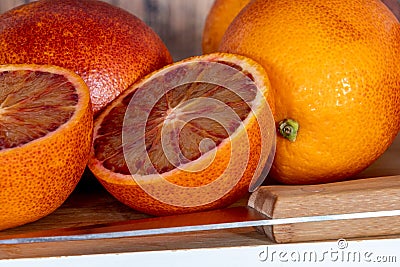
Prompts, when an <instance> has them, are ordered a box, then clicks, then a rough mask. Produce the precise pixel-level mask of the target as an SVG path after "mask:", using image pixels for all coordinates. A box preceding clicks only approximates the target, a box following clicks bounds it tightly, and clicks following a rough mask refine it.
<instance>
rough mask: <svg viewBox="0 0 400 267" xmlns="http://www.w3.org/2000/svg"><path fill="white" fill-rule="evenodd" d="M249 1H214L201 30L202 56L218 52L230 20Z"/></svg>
mask: <svg viewBox="0 0 400 267" xmlns="http://www.w3.org/2000/svg"><path fill="white" fill-rule="evenodd" d="M249 2H250V0H215V1H214V3H213V5H212V6H211V9H210V11H209V13H208V15H207V18H206V22H205V25H204V30H203V40H202V48H203V53H204V54H209V53H213V52H217V51H218V47H219V44H220V42H221V39H222V36H223V35H224V33H225V31H226V29H228V27H229V24H231V22H232V20H233V19H234V18H235V17H236V16H237V14H239V12H240V11H241V10H242V9H243V8H244V7H245V6H246V5H247V4H248V3H249Z"/></svg>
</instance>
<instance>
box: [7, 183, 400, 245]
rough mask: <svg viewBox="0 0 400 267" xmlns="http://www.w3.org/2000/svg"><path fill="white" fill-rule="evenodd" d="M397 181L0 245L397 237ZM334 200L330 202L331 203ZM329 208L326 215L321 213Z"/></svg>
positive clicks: (321, 188) (259, 195)
mask: <svg viewBox="0 0 400 267" xmlns="http://www.w3.org/2000/svg"><path fill="white" fill-rule="evenodd" d="M399 178H400V176H390V177H379V178H368V179H360V180H353V181H346V182H337V183H330V184H324V185H306V186H286V185H285V186H262V187H260V188H259V189H258V190H256V191H255V192H254V193H252V195H251V196H250V198H249V201H248V205H247V206H245V207H233V208H225V209H220V210H211V211H204V212H197V213H189V214H182V215H171V216H163V217H153V218H146V219H139V220H126V221H121V222H113V223H106V224H93V225H87V226H79V227H69V228H61V229H52V230H43V231H36V232H31V233H24V234H18V235H9V236H3V237H0V245H5V244H23V243H43V242H64V241H77V240H80V241H81V240H93V239H109V238H124V237H139V236H148V235H161V234H174V233H184V232H195V231H207V230H221V229H231V228H243V227H257V228H258V230H259V231H261V232H262V233H264V234H265V235H267V236H268V237H269V238H271V239H272V240H274V241H275V242H278V243H284V242H300V241H311V240H325V239H339V238H349V237H365V236H380V235H393V234H400V223H399V221H400V220H399V217H397V216H400V179H399ZM332 200H335V202H331V201H332ZM327 207H329V209H326V208H327Z"/></svg>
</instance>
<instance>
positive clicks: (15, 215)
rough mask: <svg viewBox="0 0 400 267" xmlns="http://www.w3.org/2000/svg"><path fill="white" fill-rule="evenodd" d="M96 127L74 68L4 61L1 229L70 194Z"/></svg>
mask: <svg viewBox="0 0 400 267" xmlns="http://www.w3.org/2000/svg"><path fill="white" fill-rule="evenodd" d="M92 126H93V114H92V107H91V104H90V95H89V89H88V87H87V86H86V84H85V83H84V81H83V80H82V79H81V77H79V76H78V75H77V74H75V73H74V72H72V71H70V70H66V69H62V68H59V67H56V66H49V65H43V66H42V65H27V64H22V65H1V66H0V230H3V229H6V228H10V227H15V226H19V225H22V224H25V223H28V222H32V221H35V220H38V219H40V218H42V217H44V216H46V215H48V214H50V213H51V212H53V211H54V210H55V209H57V208H58V207H59V206H60V205H61V204H62V203H63V202H64V201H65V200H66V199H67V197H68V196H69V194H70V193H71V192H72V191H73V190H74V188H75V186H76V185H77V183H78V181H79V180H80V178H81V176H82V174H83V171H84V169H85V167H86V163H87V160H88V155H89V151H90V147H91V142H92V130H93V127H92Z"/></svg>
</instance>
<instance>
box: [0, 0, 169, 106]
mask: <svg viewBox="0 0 400 267" xmlns="http://www.w3.org/2000/svg"><path fill="white" fill-rule="evenodd" d="M171 62H172V58H171V55H170V53H169V51H168V50H167V48H166V47H165V45H164V43H163V42H162V41H161V39H160V38H159V37H158V35H157V34H156V33H155V32H154V31H153V30H152V29H151V28H150V27H148V26H147V25H146V24H145V23H144V22H143V21H141V20H140V19H139V18H137V17H135V16H134V15H132V14H130V13H128V12H127V11H124V10H123V9H121V8H117V7H114V6H112V5H110V4H107V3H105V2H102V1H93V0H83V1H81V0H66V1H64V0H56V1H53V0H43V1H38V2H33V3H29V4H26V5H22V6H20V7H17V8H15V9H12V10H10V11H8V12H6V13H4V14H2V15H1V16H0V64H5V63H37V64H53V65H58V66H61V67H65V68H67V69H71V70H73V71H75V72H76V73H78V74H79V75H80V76H81V77H82V78H83V79H84V81H85V82H86V83H87V85H88V87H89V89H90V91H91V100H92V106H93V110H94V112H95V113H97V112H98V111H99V110H100V109H101V108H103V107H104V106H105V105H106V104H107V103H109V102H110V101H111V100H112V99H114V98H115V97H116V96H117V95H119V94H120V93H121V92H122V91H123V90H125V89H126V88H127V87H128V86H129V85H131V84H132V83H133V82H135V81H136V80H137V79H139V78H141V77H142V76H144V75H146V74H148V73H150V72H152V71H154V70H156V69H159V68H161V67H163V66H164V65H166V64H169V63H171Z"/></svg>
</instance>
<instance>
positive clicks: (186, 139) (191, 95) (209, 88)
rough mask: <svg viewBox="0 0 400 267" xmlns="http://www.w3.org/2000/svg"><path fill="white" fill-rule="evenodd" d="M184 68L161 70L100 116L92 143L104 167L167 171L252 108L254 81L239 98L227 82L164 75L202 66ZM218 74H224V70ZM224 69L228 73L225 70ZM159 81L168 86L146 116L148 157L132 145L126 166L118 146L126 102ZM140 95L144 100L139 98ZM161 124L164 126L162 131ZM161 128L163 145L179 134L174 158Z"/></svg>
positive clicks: (213, 142)
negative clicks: (131, 160)
mask: <svg viewBox="0 0 400 267" xmlns="http://www.w3.org/2000/svg"><path fill="white" fill-rule="evenodd" d="M220 63H223V64H225V65H229V66H230V67H233V68H234V69H236V71H237V70H239V71H242V69H241V67H240V66H236V65H235V64H232V63H225V62H220ZM182 68H183V67H181V66H176V67H175V68H173V69H172V70H170V71H169V72H167V73H166V74H165V75H164V79H153V80H149V81H147V82H146V83H144V84H142V85H141V86H140V87H139V88H137V89H136V90H134V91H133V92H131V93H129V94H127V95H126V96H125V97H124V98H123V99H122V100H120V102H119V103H118V105H116V106H115V107H114V108H113V109H112V110H111V111H110V112H109V113H108V114H107V116H106V117H105V118H103V120H102V124H101V127H100V128H99V129H98V131H97V136H96V138H95V140H94V148H95V154H96V158H97V159H98V160H100V161H101V162H102V163H103V166H104V167H105V168H107V169H109V170H111V171H113V172H117V173H121V174H125V175H128V174H130V173H137V174H141V175H146V174H154V173H164V172H167V171H170V170H172V169H174V168H175V167H176V166H179V165H180V164H185V163H187V162H190V161H193V160H196V159H198V158H199V157H200V156H201V155H202V154H204V153H206V152H208V151H210V150H211V149H213V148H214V147H215V146H218V145H219V144H220V143H221V142H222V141H223V140H224V139H226V138H228V137H229V135H231V134H232V133H233V132H234V131H235V130H236V129H237V128H238V127H239V125H240V123H241V121H243V120H244V119H245V118H246V117H247V116H248V114H249V112H251V108H250V106H249V103H250V102H251V101H252V100H254V99H255V97H256V94H257V87H256V85H255V84H254V83H252V85H251V86H250V87H248V88H247V87H246V99H242V97H240V96H238V95H237V94H236V93H235V92H233V91H232V90H230V89H229V88H225V87H224V86H221V85H216V84H213V83H206V82H192V83H186V84H182V85H179V86H176V81H174V78H172V80H171V81H170V80H169V78H167V77H178V76H179V73H182V72H185V73H187V72H188V71H189V72H191V71H193V73H198V75H199V76H201V74H202V71H201V70H200V71H199V69H200V68H201V67H200V66H199V67H197V65H192V66H191V67H190V68H189V69H185V71H183V70H182ZM228 69H232V68H228ZM242 72H243V71H242ZM243 73H244V74H245V75H246V76H244V75H241V76H242V78H241V79H243V77H248V78H250V79H251V80H252V82H253V81H254V80H253V77H251V76H249V75H248V74H247V73H245V72H243ZM217 75H224V73H219V74H217ZM226 75H227V77H229V73H226ZM160 86H163V87H164V88H168V89H167V90H166V91H165V92H166V93H165V94H164V95H163V96H162V97H161V98H160V99H158V101H156V104H155V105H154V106H153V108H152V110H151V111H150V113H149V115H148V120H147V121H146V130H145V132H146V136H145V145H146V151H145V153H146V154H147V156H148V157H149V159H150V161H146V160H145V158H146V155H140V153H141V152H139V151H130V152H133V153H136V154H135V156H134V158H135V164H130V168H128V166H127V164H126V162H125V158H124V151H123V148H122V125H123V121H124V116H125V112H126V110H127V106H128V104H129V103H130V101H131V98H132V97H133V95H134V94H135V93H137V92H138V91H139V90H145V92H146V94H151V92H152V91H154V90H153V89H154V88H155V87H160ZM171 88H172V89H171ZM242 96H243V95H242ZM149 98H150V97H149ZM213 100H215V101H213ZM143 101H146V100H145V99H143ZM219 103H221V104H222V105H219ZM229 110H230V112H232V110H233V111H234V113H235V114H236V116H229ZM225 114H226V116H225ZM216 117H217V118H219V119H222V120H224V122H223V123H222V124H223V125H222V124H221V123H220V121H218V120H217V119H215V118H216ZM128 123H129V122H128ZM131 124H132V125H129V126H128V127H129V128H131V129H135V124H134V122H132V123H131ZM125 126H126V125H125ZM163 126H164V132H162V129H163ZM162 134H163V135H166V138H165V139H164V142H165V140H167V143H168V144H167V145H170V143H169V140H174V137H178V138H177V139H178V144H177V145H176V147H175V148H176V151H175V149H174V151H173V153H174V154H175V156H174V157H173V159H172V162H171V158H168V157H167V156H166V153H165V149H163V146H162ZM172 142H173V141H171V143H172ZM178 146H179V147H178ZM128 147H129V145H128Z"/></svg>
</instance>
